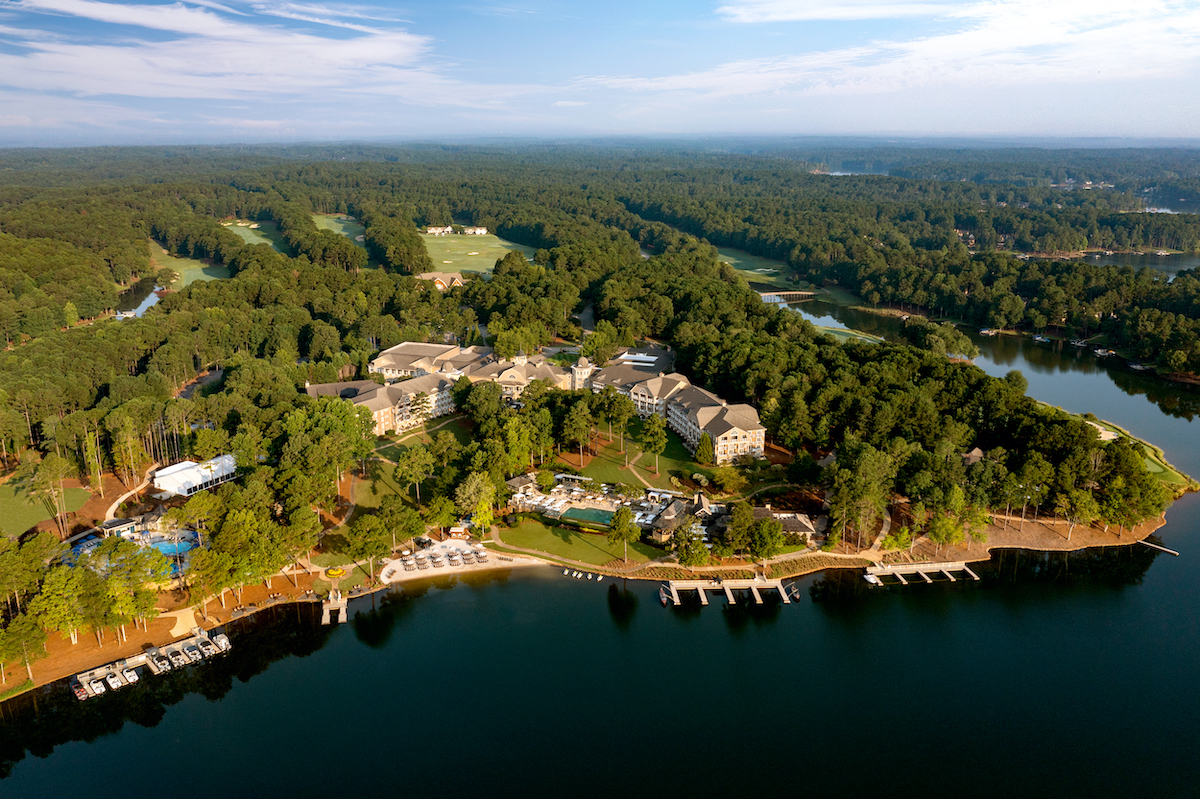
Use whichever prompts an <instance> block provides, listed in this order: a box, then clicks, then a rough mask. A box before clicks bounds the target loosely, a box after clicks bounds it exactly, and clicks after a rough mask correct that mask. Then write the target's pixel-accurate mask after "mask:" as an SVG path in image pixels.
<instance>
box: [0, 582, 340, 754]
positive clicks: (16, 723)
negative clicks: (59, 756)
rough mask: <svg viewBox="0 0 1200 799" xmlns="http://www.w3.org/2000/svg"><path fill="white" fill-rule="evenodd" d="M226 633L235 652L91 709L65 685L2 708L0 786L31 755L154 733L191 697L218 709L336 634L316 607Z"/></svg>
mask: <svg viewBox="0 0 1200 799" xmlns="http://www.w3.org/2000/svg"><path fill="white" fill-rule="evenodd" d="M298 622H299V623H298ZM227 629H228V631H229V634H230V638H231V640H232V641H233V642H234V648H233V651H231V652H230V653H229V654H227V655H225V656H223V657H218V658H214V659H212V660H209V661H205V662H204V663H202V664H198V665H196V666H191V667H188V668H185V669H181V670H177V671H172V672H170V673H168V674H162V675H158V676H156V677H153V678H150V677H147V678H146V679H143V680H141V681H140V682H138V684H137V685H135V686H129V687H126V688H124V689H122V690H120V691H110V692H109V693H106V694H104V695H103V696H100V697H97V698H95V699H89V700H87V701H86V702H80V701H79V700H78V699H76V698H75V695H74V694H73V693H71V690H70V688H69V687H68V686H67V684H66V682H65V681H60V682H57V683H52V684H51V685H46V686H42V687H41V688H38V689H36V690H34V691H31V692H29V693H27V694H24V695H22V696H20V697H17V698H16V699H12V700H10V701H8V702H5V703H3V704H0V714H2V717H3V720H4V723H3V724H0V778H3V777H6V776H8V775H9V773H11V772H12V769H13V767H14V766H15V765H16V764H17V763H19V762H20V761H21V760H22V759H24V757H25V755H26V753H29V754H32V755H34V756H36V757H48V756H49V755H50V754H51V753H52V752H53V751H54V749H55V748H56V747H58V746H61V745H62V744H65V743H68V742H71V741H88V742H90V741H94V740H96V739H97V738H100V737H102V736H105V735H111V734H114V733H117V732H119V731H120V730H121V728H122V727H124V726H125V723H126V722H133V723H134V724H137V725H140V726H142V727H154V726H156V725H157V724H158V723H159V722H161V721H162V720H163V718H164V717H165V716H166V710H167V708H168V707H169V706H171V705H174V704H177V703H178V702H180V701H182V700H183V699H184V698H185V697H187V696H188V695H189V694H199V695H200V696H203V697H204V698H205V699H208V700H209V701H210V702H216V701H218V700H220V699H222V698H223V697H224V696H225V695H226V694H227V693H229V691H230V690H231V689H232V688H233V681H234V680H235V679H236V680H239V681H241V682H246V681H248V680H250V679H251V678H252V677H255V676H257V675H259V674H262V673H263V672H265V671H266V670H267V668H268V667H269V666H270V665H271V664H272V663H274V662H276V661H278V660H282V659H284V658H289V657H292V656H300V657H303V656H306V655H310V654H312V653H314V652H316V651H317V650H319V649H320V648H321V647H322V646H324V645H325V642H326V640H327V639H328V637H329V635H330V633H331V632H332V631H333V630H334V628H333V627H331V626H321V624H320V605H317V604H316V603H298V604H296V605H294V606H280V607H277V608H272V609H269V610H265V611H262V612H261V613H257V614H255V615H254V616H251V617H248V618H245V619H240V620H238V621H236V622H232V623H231V624H230V625H228V627H227Z"/></svg>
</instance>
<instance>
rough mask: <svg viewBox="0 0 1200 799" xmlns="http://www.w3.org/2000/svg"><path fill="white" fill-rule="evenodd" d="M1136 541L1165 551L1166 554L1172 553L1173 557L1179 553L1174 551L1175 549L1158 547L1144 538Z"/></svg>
mask: <svg viewBox="0 0 1200 799" xmlns="http://www.w3.org/2000/svg"><path fill="white" fill-rule="evenodd" d="M1138 543H1139V544H1144V545H1146V546H1148V547H1150V548H1151V549H1157V550H1158V551H1159V552H1166V553H1167V554H1168V555H1174V556H1175V557H1179V553H1178V552H1176V551H1175V550H1173V549H1167V548H1166V547H1160V546H1159V545H1158V544H1151V543H1150V542H1149V541H1147V540H1145V539H1141V540H1139V541H1138Z"/></svg>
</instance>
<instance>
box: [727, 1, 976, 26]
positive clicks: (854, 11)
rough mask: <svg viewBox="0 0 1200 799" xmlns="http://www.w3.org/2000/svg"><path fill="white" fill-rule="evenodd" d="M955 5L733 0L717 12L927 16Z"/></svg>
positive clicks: (738, 16) (750, 16)
mask: <svg viewBox="0 0 1200 799" xmlns="http://www.w3.org/2000/svg"><path fill="white" fill-rule="evenodd" d="M954 7H955V6H954V4H953V3H950V2H942V3H939V2H932V3H914V2H909V0H903V1H902V2H889V0H734V2H732V3H729V4H728V5H723V6H721V7H720V8H718V9H717V14H719V15H720V16H722V17H724V18H725V19H728V20H730V21H732V22H800V21H812V20H863V19H898V18H900V17H928V16H932V15H936V14H943V13H946V12H947V11H951V10H953V9H954Z"/></svg>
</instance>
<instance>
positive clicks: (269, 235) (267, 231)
mask: <svg viewBox="0 0 1200 799" xmlns="http://www.w3.org/2000/svg"><path fill="white" fill-rule="evenodd" d="M239 221H241V222H245V221H246V220H244V219H242V220H239ZM253 224H256V225H258V227H256V228H250V227H238V226H237V224H236V223H235V224H232V225H229V226H228V227H226V228H225V229H226V230H228V231H230V232H231V233H236V234H238V235H239V236H241V237H242V239H244V240H245V242H246V243H247V244H269V245H271V247H272V248H274V250H275V251H276V252H281V253H285V254H286V253H287V244H285V243H284V241H283V234H281V233H280V232H279V225H278V224H277V223H275V222H255V223H253ZM318 226H319V223H318Z"/></svg>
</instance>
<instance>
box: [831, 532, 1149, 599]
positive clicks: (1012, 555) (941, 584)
mask: <svg viewBox="0 0 1200 799" xmlns="http://www.w3.org/2000/svg"><path fill="white" fill-rule="evenodd" d="M1148 540H1149V541H1151V542H1154V543H1161V541H1160V540H1159V539H1158V537H1157V536H1151V537H1150V538H1149V539H1148ZM1160 554H1162V553H1161V552H1158V551H1157V550H1154V549H1151V548H1149V547H1146V546H1143V545H1141V544H1131V545H1129V546H1122V547H1093V548H1091V549H1081V550H1076V551H1075V552H1035V551H1030V550H1024V549H997V550H994V551H993V552H992V557H991V560H988V561H985V562H982V563H972V564H971V570H972V571H974V572H975V573H976V574H978V575H979V578H980V579H979V582H975V581H973V580H957V581H955V582H950V581H949V580H948V579H944V578H943V579H937V580H935V581H934V582H933V583H925V582H920V581H916V580H912V581H910V582H909V584H908V585H888V586H882V587H880V586H872V585H870V584H869V583H867V581H866V580H864V579H863V576H862V572H861V571H859V570H857V569H839V570H835V571H829V572H826V573H824V574H823V575H821V577H819V578H818V579H816V580H814V581H813V582H812V584H811V585H810V586H809V589H808V593H809V596H810V597H811V598H812V600H813V602H815V603H817V604H819V605H822V606H824V607H826V608H828V609H835V608H838V607H839V606H856V607H860V606H864V605H867V604H868V603H872V602H878V601H882V600H885V599H888V598H891V597H895V596H900V597H903V598H905V599H914V600H917V601H923V600H925V599H926V598H931V597H932V598H933V599H934V601H936V602H937V603H938V604H940V603H941V601H942V600H944V599H946V598H947V597H954V596H961V595H962V594H963V593H964V592H971V591H992V590H1003V589H1012V588H1024V587H1028V586H1030V585H1053V586H1054V587H1055V589H1056V590H1057V591H1060V592H1065V593H1070V592H1071V591H1077V590H1087V591H1091V590H1094V589H1096V588H1106V589H1111V590H1121V589H1124V588H1129V587H1131V586H1136V585H1141V583H1142V580H1143V579H1144V578H1145V576H1146V573H1147V572H1148V571H1149V570H1150V566H1151V564H1152V563H1154V560H1155V558H1157V557H1158V556H1159V555H1160Z"/></svg>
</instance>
